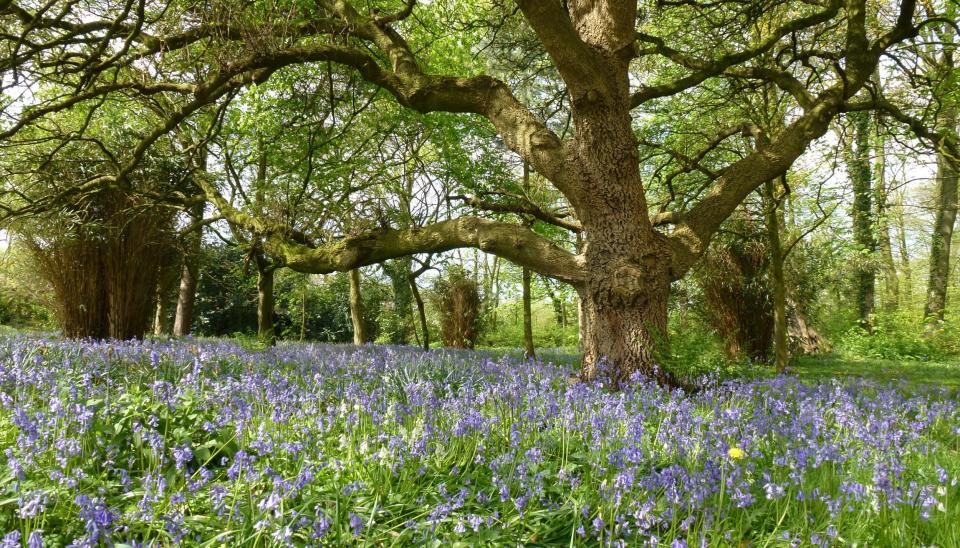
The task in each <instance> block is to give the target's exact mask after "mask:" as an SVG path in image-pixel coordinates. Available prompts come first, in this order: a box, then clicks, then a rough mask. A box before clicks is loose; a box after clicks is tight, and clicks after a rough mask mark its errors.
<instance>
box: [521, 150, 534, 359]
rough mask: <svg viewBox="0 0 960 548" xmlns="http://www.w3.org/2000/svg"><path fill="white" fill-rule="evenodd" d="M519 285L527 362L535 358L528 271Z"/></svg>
mask: <svg viewBox="0 0 960 548" xmlns="http://www.w3.org/2000/svg"><path fill="white" fill-rule="evenodd" d="M529 191H530V164H528V163H527V162H523V192H524V193H528V192H529ZM521 270H522V272H521V278H522V280H521V285H522V286H523V287H522V291H523V295H522V298H523V355H524V357H526V358H527V359H528V360H532V359H534V358H535V357H536V349H535V348H534V345H533V310H531V305H530V269H529V268H527V267H525V266H524V267H522V269H521Z"/></svg>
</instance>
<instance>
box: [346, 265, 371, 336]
mask: <svg viewBox="0 0 960 548" xmlns="http://www.w3.org/2000/svg"><path fill="white" fill-rule="evenodd" d="M350 321H351V323H352V324H353V344H356V345H361V344H363V343H364V342H366V338H367V337H366V333H365V332H364V328H363V302H362V301H361V300H360V269H359V268H354V269H353V270H351V271H350Z"/></svg>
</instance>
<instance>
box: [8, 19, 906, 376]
mask: <svg viewBox="0 0 960 548" xmlns="http://www.w3.org/2000/svg"><path fill="white" fill-rule="evenodd" d="M454 4H455V5H454ZM915 7H916V6H915V0H891V1H890V2H871V3H869V4H868V3H867V2H866V0H790V1H787V0H751V1H748V2H741V1H729V2H728V1H724V0H719V1H717V2H704V3H701V2H694V1H689V0H659V1H657V2H655V3H654V2H646V1H645V2H642V3H639V4H638V2H636V1H635V0H634V1H629V0H566V1H561V0H516V1H515V2H513V3H509V4H506V5H504V2H501V1H493V0H491V1H487V2H480V1H478V2H468V3H462V2H444V1H434V2H431V3H425V4H422V5H421V4H418V3H417V2H416V0H405V1H404V2H402V3H401V2H398V1H396V0H394V1H386V0H384V1H380V2H359V1H350V0H316V1H315V2H297V1H294V2H288V1H283V2H253V3H244V4H242V5H241V4H239V3H238V4H234V3H232V2H229V1H226V2H217V1H214V2H208V3H203V4H192V3H183V2H180V1H170V2H169V3H160V4H159V5H158V4H153V3H152V4H150V5H149V6H148V5H147V3H146V2H145V0H111V1H106V2H101V1H84V0H81V1H76V0H46V1H43V2H37V1H28V0H21V1H14V0H0V25H2V28H3V29H4V30H3V32H2V35H0V40H2V42H0V71H2V72H0V74H2V76H0V77H2V84H0V85H2V86H3V89H4V90H5V91H6V92H7V94H8V95H10V96H12V95H19V98H15V99H11V100H10V105H11V106H10V107H9V108H7V109H6V110H5V113H4V114H5V118H6V119H5V121H4V125H3V127H2V128H0V139H2V140H3V142H4V144H5V145H7V146H16V145H18V144H19V145H26V144H29V143H24V142H19V141H18V135H19V134H20V132H21V130H22V129H23V128H25V127H29V126H32V125H38V124H42V123H43V120H44V117H45V116H47V115H48V114H49V113H51V112H56V111H58V110H62V109H66V108H79V107H83V108H88V109H94V108H96V106H97V105H98V104H102V102H103V101H131V100H138V101H150V100H151V98H153V97H156V96H163V97H165V98H167V99H166V101H167V102H170V103H171V104H174V105H176V107H175V108H172V109H168V110H167V111H165V112H164V113H163V116H162V117H161V121H160V122H159V123H158V124H157V125H156V127H155V128H154V129H153V130H152V131H150V132H148V133H146V134H144V135H143V138H142V139H141V141H140V142H139V144H138V145H137V146H136V147H133V148H132V149H130V150H125V151H112V152H111V157H112V158H113V159H114V161H113V162H111V163H107V164H105V165H106V167H107V168H108V169H105V170H104V171H102V172H100V173H97V174H95V175H92V176H90V177H89V178H86V179H84V180H80V181H74V182H72V184H70V185H66V186H57V187H56V188H51V189H50V190H49V192H48V193H45V194H43V195H41V196H36V195H33V196H32V197H31V198H30V199H27V198H25V196H23V195H21V194H13V196H14V198H13V199H8V200H7V202H8V206H7V207H9V210H8V211H7V214H8V215H22V214H26V213H29V212H33V211H40V210H42V209H43V208H48V207H50V206H51V204H55V203H57V202H58V201H61V200H64V199H65V198H68V197H70V196H75V195H77V194H82V193H84V192H89V191H91V190H94V189H98V188H102V187H104V186H110V187H118V188H126V187H128V186H129V184H130V183H129V175H130V174H131V173H132V171H133V170H134V169H135V167H136V165H137V163H138V162H139V161H140V160H141V159H142V158H143V157H144V154H145V151H146V150H147V149H148V148H149V147H150V146H151V145H152V144H153V143H154V142H156V141H157V140H158V139H159V138H160V137H161V136H163V135H165V134H166V133H168V132H170V131H171V130H172V129H173V128H175V127H177V126H178V125H179V124H184V123H189V121H190V119H191V117H192V116H193V115H195V114H196V113H198V112H200V111H204V110H207V111H209V110H210V109H214V108H217V105H221V104H223V103H224V102H225V101H228V100H229V99H230V98H231V97H232V96H233V94H235V93H236V91H237V90H239V89H241V88H243V87H245V86H248V85H251V84H256V83H261V82H264V81H266V80H268V79H269V78H271V77H272V76H273V75H275V74H277V73H278V72H279V71H282V70H283V69H284V68H285V67H289V66H291V65H301V64H310V63H331V64H335V65H339V66H341V67H343V68H345V69H348V70H351V71H353V72H354V73H355V74H357V75H359V76H360V77H362V78H363V79H364V80H366V81H367V82H369V83H370V84H371V85H373V86H376V87H379V88H380V89H382V90H384V91H385V92H386V93H388V94H389V95H391V96H392V97H393V99H394V100H395V101H396V103H398V104H399V105H402V106H403V107H406V108H409V109H412V110H415V111H418V112H421V113H429V112H451V113H463V114H469V115H475V116H479V117H482V118H484V119H486V120H487V121H488V123H489V124H490V126H491V127H492V128H493V129H494V130H495V132H496V133H497V134H498V135H499V139H500V140H502V143H503V145H505V146H506V147H508V148H509V149H510V150H512V151H513V152H514V153H516V154H517V155H519V156H520V157H521V158H522V160H523V161H525V162H527V163H528V164H529V166H530V168H531V169H532V170H533V171H534V172H536V173H537V175H538V176H539V177H542V178H544V179H545V180H547V181H549V183H550V184H552V185H553V186H554V187H555V188H556V189H557V191H558V192H559V193H561V194H562V196H563V198H564V199H565V200H566V202H567V203H568V204H569V206H570V208H571V209H572V210H573V212H574V213H575V219H572V218H569V217H568V218H566V219H565V220H564V221H563V223H564V224H566V225H567V226H568V227H571V228H574V229H575V230H577V231H579V232H580V234H581V238H582V242H583V246H582V251H580V252H572V251H570V250H568V249H565V248H563V247H562V246H559V245H557V244H555V243H553V242H552V241H550V240H548V239H546V238H544V237H542V236H540V235H538V234H537V233H536V232H534V231H532V230H530V229H529V228H528V227H527V226H525V224H521V223H517V224H513V223H508V222H503V221H494V220H489V219H484V218H481V217H475V216H463V217H459V218H454V219H451V220H446V221H442V222H438V223H435V224H432V225H428V226H423V227H415V228H396V227H379V228H376V229H374V230H370V231H366V232H364V233H360V234H349V235H345V236H343V237H342V238H338V239H336V240H335V241H327V242H321V243H316V242H312V241H311V240H310V239H309V238H305V237H303V235H302V234H300V233H298V232H297V231H295V230H292V229H291V228H290V227H289V226H284V225H283V224H282V223H276V222H273V221H271V220H270V219H265V218H262V217H258V216H256V215H252V214H250V213H249V212H247V211H243V210H240V209H238V208H236V207H234V205H233V204H232V203H231V201H230V200H229V199H227V198H225V197H224V196H223V195H222V194H221V193H220V191H219V190H218V187H217V185H216V184H215V183H214V182H211V181H203V178H200V180H201V182H203V189H204V193H205V196H204V199H206V200H208V201H210V202H211V203H213V204H214V205H215V206H216V207H217V208H218V209H219V212H220V214H221V215H223V216H225V217H226V218H228V219H229V220H230V222H231V223H234V224H235V225H237V226H243V227H245V229H247V230H249V231H251V232H252V233H255V234H257V235H258V237H259V238H261V239H262V241H263V245H264V249H265V251H266V252H267V253H269V254H270V255H272V256H273V257H275V258H276V259H278V260H279V261H281V262H282V263H283V264H284V265H286V266H288V267H290V268H293V269H295V270H299V271H303V272H316V273H324V272H333V271H348V270H352V269H355V268H357V267H360V266H364V265H369V264H374V263H380V262H383V261H386V260H389V259H392V258H396V257H401V256H405V255H410V254H415V253H432V252H440V251H445V250H450V249H454V248H458V247H476V248H479V249H482V250H485V251H487V252H490V253H494V254H497V255H500V256H502V257H504V258H506V259H509V260H511V261H513V262H515V263H517V264H520V265H522V266H524V267H527V268H530V269H532V270H533V271H536V272H539V273H540V274H543V275H545V276H549V277H551V278H554V279H557V280H560V281H563V282H566V283H569V284H572V285H573V286H574V287H575V288H576V289H577V291H578V293H579V294H580V297H581V301H582V303H583V307H584V311H583V312H584V314H583V318H584V324H583V325H582V329H583V343H584V352H585V357H584V369H583V375H584V376H585V377H586V378H594V377H596V376H597V375H598V374H600V372H601V369H604V368H603V367H602V365H603V364H604V363H608V364H609V365H610V367H609V368H606V370H607V371H608V372H609V373H610V375H611V379H612V380H613V381H614V382H615V383H622V382H624V381H626V380H627V379H628V378H630V376H631V375H632V374H633V373H635V372H641V373H644V374H647V375H651V376H654V377H656V378H657V380H658V381H659V382H661V383H663V384H668V385H677V384H681V382H680V381H679V380H678V379H676V378H675V377H674V375H672V374H671V373H670V372H669V371H667V370H665V369H663V368H660V367H657V363H658V358H659V356H660V351H661V350H662V349H663V345H664V344H666V322H667V300H668V296H669V293H670V286H671V283H672V282H673V281H675V280H678V279H680V278H681V277H683V276H684V275H685V274H686V273H687V272H688V271H689V270H690V268H691V267H692V266H694V265H695V264H696V263H697V261H698V260H699V259H700V258H701V257H702V255H703V254H704V252H705V250H706V249H707V246H708V244H709V243H710V241H711V238H713V236H714V235H715V234H716V233H717V231H718V229H719V228H720V226H721V224H722V223H723V222H724V220H725V219H726V218H727V217H728V216H729V215H730V214H731V213H732V212H733V211H734V210H735V209H736V208H737V206H738V205H739V204H740V203H741V202H742V201H743V200H744V199H745V198H746V197H747V196H748V195H749V194H750V193H751V192H753V191H754V190H756V189H758V188H760V187H761V186H762V185H764V183H765V182H767V181H770V180H773V179H775V178H777V177H778V176H780V175H781V174H783V173H785V172H786V171H787V169H788V168H789V167H790V166H791V164H792V163H793V162H794V161H795V160H796V159H797V158H798V157H799V156H800V155H802V154H803V152H804V151H805V150H806V148H807V147H808V145H809V144H810V143H811V142H812V141H814V140H815V139H817V138H819V137H820V136H822V135H823V134H824V133H825V132H826V131H827V129H828V127H829V125H830V122H831V120H832V119H833V118H834V117H836V116H837V115H838V114H839V113H841V112H843V111H845V110H847V109H852V108H856V109H863V108H868V107H867V106H865V104H866V103H869V102H870V99H869V97H865V94H864V93H860V92H861V90H862V89H864V88H865V87H868V84H869V81H870V76H871V75H872V74H873V73H874V71H875V69H876V67H877V65H878V62H879V59H880V58H881V56H882V55H884V54H885V53H886V52H887V51H888V50H890V49H891V48H892V47H894V46H896V45H897V44H898V43H900V42H902V41H905V40H909V39H911V38H913V37H914V36H916V35H917V34H918V32H919V30H920V28H921V26H922V25H923V22H922V21H920V19H919V16H918V15H916V14H915V11H916V10H915ZM444 8H446V9H448V10H449V9H462V11H464V13H469V14H475V13H480V16H479V17H475V18H474V19H473V21H474V22H475V21H480V20H484V21H491V20H493V21H497V20H499V21H500V24H501V25H506V24H507V22H508V21H512V22H514V23H516V22H517V21H519V24H517V25H516V27H517V28H515V29H513V30H512V34H511V36H517V35H519V36H520V37H521V38H522V39H523V40H522V47H525V48H527V50H528V51H531V52H532V53H531V54H530V56H531V58H532V59H536V60H537V61H538V63H537V66H538V67H540V66H546V67H548V68H547V69H545V70H539V71H537V72H536V73H535V74H533V75H532V76H531V78H528V79H526V80H524V79H519V78H514V77H513V76H515V75H510V74H497V72H496V71H493V70H486V69H485V68H484V67H482V66H480V67H478V65H477V64H476V63H469V62H466V61H463V59H462V58H457V57H456V56H453V57H448V58H444V59H436V58H433V57H431V56H432V55H435V52H436V48H432V49H431V47H429V44H425V43H420V42H423V41H424V36H425V34H424V33H423V32H421V27H424V26H426V25H431V24H433V25H435V24H436V20H435V17H433V18H431V16H430V15H431V14H435V13H436V12H437V10H443V9H444ZM761 16H762V17H768V18H770V19H771V20H774V21H777V24H775V25H771V26H770V28H769V29H768V30H767V31H766V32H765V33H764V34H763V35H761V36H760V37H757V36H750V37H749V38H748V37H745V35H744V33H742V32H741V29H742V28H744V26H745V25H746V24H747V23H749V22H750V21H752V20H754V19H756V18H757V17H761ZM464 17H467V16H466V15H465V16H464ZM488 30H490V33H489V34H493V35H494V36H495V35H496V33H497V30H498V29H497V28H494V27H491V28H490V29H488ZM446 32H448V33H449V32H454V33H460V34H461V36H460V38H461V41H466V42H470V41H471V40H474V41H476V43H468V44H467V47H468V48H469V49H470V50H471V51H472V52H473V53H474V54H475V55H478V54H479V53H480V52H481V51H482V50H483V49H484V48H485V47H486V45H488V44H486V43H485V42H484V40H485V38H484V37H483V34H484V33H483V32H477V31H476V25H473V26H471V25H469V24H464V25H459V26H458V25H451V26H450V28H449V29H446ZM418 41H419V42H418ZM517 47H521V46H517ZM761 57H762V58H763V60H762V62H761V61H760V58H761ZM469 58H470V57H469V56H466V59H469ZM771 59H773V61H774V62H772V63H771ZM458 60H459V61H463V62H462V63H461V65H462V66H461V65H458V62H459V61H458ZM717 80H721V81H723V80H729V81H731V82H744V81H746V82H757V83H759V82H763V83H769V84H772V85H776V86H778V87H779V88H781V89H782V90H783V91H784V92H786V93H788V94H789V95H790V97H791V98H792V100H793V105H792V107H791V110H790V115H789V124H788V126H787V127H786V128H785V129H784V130H783V131H781V132H779V133H778V134H777V135H776V136H775V137H772V138H770V139H764V140H763V141H762V142H757V143H756V146H755V148H754V149H753V150H754V151H753V152H752V153H750V154H748V155H746V156H744V157H742V158H739V159H737V160H736V161H733V162H731V163H729V164H727V165H724V166H721V167H719V168H717V169H711V170H710V177H709V185H708V186H706V187H704V188H703V192H701V193H700V195H698V196H697V199H695V200H691V201H688V202H685V203H684V205H683V207H681V208H679V209H675V210H663V211H658V210H655V209H653V208H651V207H649V206H648V194H649V193H650V192H651V189H650V188H648V185H646V184H645V183H646V182H647V181H645V180H644V178H643V177H642V176H641V173H642V170H641V158H640V154H639V152H638V141H637V139H636V137H635V129H636V128H635V125H636V123H637V118H638V117H640V116H641V114H642V113H644V112H648V111H649V110H650V109H652V108H654V107H653V106H654V105H656V103H657V102H658V101H659V100H662V99H664V98H669V97H672V96H676V95H679V94H685V93H690V92H692V91H695V90H696V89H697V88H699V87H700V86H702V85H704V84H705V83H707V82H711V81H717ZM524 81H527V82H529V81H536V82H538V84H537V85H541V84H542V83H543V82H544V81H549V82H550V83H551V85H550V86H545V87H552V88H555V89H560V90H561V92H562V99H561V100H560V101H559V102H558V103H556V104H558V105H559V107H557V109H554V111H553V113H552V114H550V115H546V114H544V112H543V110H544V109H542V108H540V107H541V106H542V105H537V104H530V103H535V102H537V101H541V100H542V101H554V98H553V97H546V96H545V95H544V94H542V93H534V92H530V89H528V88H525V87H524V86H527V85H528V84H524V83H523V82H524ZM39 87H43V89H44V90H45V91H44V93H43V94H31V93H29V92H27V93H24V92H23V90H24V89H28V90H29V89H38V88H39ZM521 91H523V92H524V93H520V92H521ZM170 97H172V99H170ZM520 97H524V98H527V97H530V98H531V99H525V100H521V99H520ZM545 97H546V98H545ZM551 104H553V103H551ZM4 105H5V106H6V105H7V103H4ZM871 106H872V104H871ZM557 111H562V115H560V116H559V117H560V118H561V119H563V120H564V121H569V123H563V124H557V123H555V121H556V118H557V114H556V112H557ZM754 129H755V128H750V127H745V126H743V124H739V125H735V126H734V127H733V128H729V127H716V128H713V130H712V131H713V133H715V135H717V137H716V142H720V141H722V140H724V139H726V138H729V137H733V136H737V135H753V134H755V133H756V132H755V131H754ZM79 134H81V135H82V131H81V132H80V133H79ZM77 135H78V133H77V132H71V133H70V134H64V135H60V136H59V137H58V138H61V139H64V140H68V139H71V138H76V137H77ZM758 141H759V139H758ZM688 157H689V158H691V159H693V160H695V159H696V158H697V154H696V151H694V152H692V153H691V154H689V155H688ZM7 190H11V189H9V188H8V189H7ZM12 190H13V191H15V190H16V189H12ZM8 197H9V195H8ZM167 198H168V199H170V200H176V199H180V200H183V201H189V200H190V199H191V197H189V196H181V197H176V196H174V197H167ZM9 204H13V205H9ZM540 213H543V212H542V211H540ZM545 216H546V215H545Z"/></svg>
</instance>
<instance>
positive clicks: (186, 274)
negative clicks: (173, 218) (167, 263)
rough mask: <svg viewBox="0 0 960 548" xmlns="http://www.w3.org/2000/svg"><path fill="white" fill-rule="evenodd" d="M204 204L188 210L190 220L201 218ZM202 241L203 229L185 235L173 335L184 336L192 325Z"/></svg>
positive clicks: (188, 332)
mask: <svg viewBox="0 0 960 548" xmlns="http://www.w3.org/2000/svg"><path fill="white" fill-rule="evenodd" d="M203 209H204V204H202V203H201V204H199V205H197V206H194V207H193V208H192V209H191V210H190V218H191V220H192V221H199V220H201V219H203ZM202 243H203V230H202V229H197V231H196V232H194V233H191V234H189V235H188V236H187V242H186V246H185V250H184V253H183V266H182V267H181V271H180V293H179V294H178V295H177V312H176V315H175V318H174V321H173V336H174V337H185V336H187V335H189V334H190V329H191V326H192V325H193V305H194V302H195V301H196V299H197V284H198V282H199V280H200V246H201V244H202Z"/></svg>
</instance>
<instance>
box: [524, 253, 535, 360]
mask: <svg viewBox="0 0 960 548" xmlns="http://www.w3.org/2000/svg"><path fill="white" fill-rule="evenodd" d="M522 277H523V280H522V285H523V355H524V357H525V358H527V359H528V360H532V359H534V358H536V348H535V347H534V345H533V311H532V310H531V305H530V269H529V268H527V267H523V273H522Z"/></svg>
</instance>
